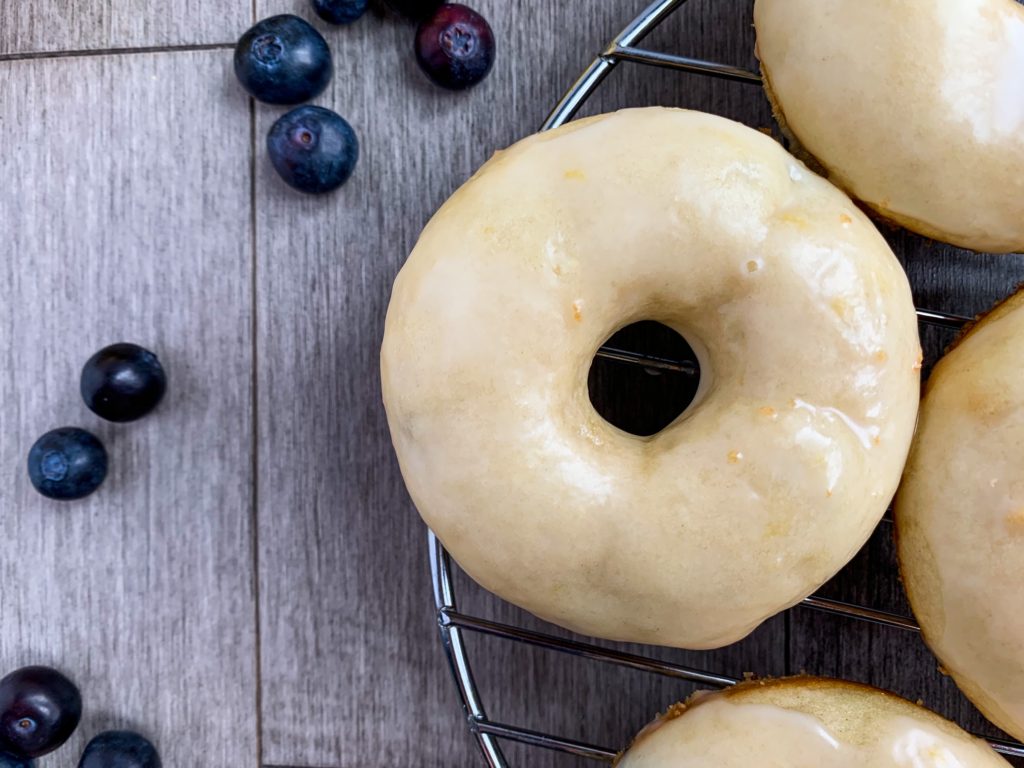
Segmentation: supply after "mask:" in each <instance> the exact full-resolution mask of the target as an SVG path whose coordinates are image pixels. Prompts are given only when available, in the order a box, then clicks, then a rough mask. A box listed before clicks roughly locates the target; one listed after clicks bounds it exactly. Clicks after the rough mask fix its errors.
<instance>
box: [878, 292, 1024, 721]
mask: <svg viewBox="0 0 1024 768" xmlns="http://www.w3.org/2000/svg"><path fill="white" fill-rule="evenodd" d="M1022 368H1024V293H1018V294H1016V295H1015V296H1013V297H1012V298H1011V299H1009V300H1007V301H1006V302H1004V303H1003V304H1001V305H1000V306H999V307H997V308H996V309H995V310H994V311H992V312H991V313H990V314H989V315H988V316H987V317H985V318H984V319H982V320H981V321H980V322H979V323H977V324H976V325H975V326H974V327H973V328H971V330H970V331H969V332H968V333H967V335H966V336H965V337H963V338H962V339H961V340H960V341H959V342H958V343H957V345H956V346H955V347H954V348H953V349H952V350H951V351H950V352H949V353H948V354H947V355H946V356H945V357H944V358H943V359H942V360H940V361H939V364H938V365H936V366H935V370H934V371H933V373H932V375H931V377H930V378H929V381H928V388H927V393H926V395H925V399H924V405H923V407H922V409H921V424H920V428H919V431H918V435H917V437H916V439H915V442H914V447H913V450H912V452H911V458H910V461H909V463H908V465H907V472H906V476H905V478H904V481H903V486H902V487H901V489H900V492H899V494H898V496H897V503H896V534H897V536H896V540H897V543H898V552H899V561H900V568H901V570H902V573H903V581H904V584H905V585H906V589H907V594H908V595H909V597H910V603H911V606H912V607H913V609H914V614H915V615H916V616H917V619H918V621H919V622H920V624H921V630H922V632H923V634H924V639H925V641H926V642H927V643H928V645H929V647H931V649H932V650H933V651H934V652H935V655H936V656H938V657H939V659H940V660H941V662H942V666H943V667H944V668H945V669H946V671H948V672H949V674H950V675H952V676H953V679H954V680H955V681H956V683H957V685H959V686H960V688H961V690H963V691H964V693H966V694H967V696H968V697H969V698H970V699H971V701H973V702H974V703H975V704H976V705H977V707H978V709H980V710H981V711H982V713H984V714H985V716H986V717H988V719H989V720H991V721H992V722H993V723H995V724H996V725H998V726H999V727H1000V728H1002V729H1003V730H1005V731H1007V732H1008V733H1011V734H1013V735H1014V736H1015V737H1017V738H1018V739H1024V583H1022V575H1024V473H1022V472H1021V469H1022V466H1024V464H1022V461H1024V453H1022V450H1024V380H1022V377H1021V370H1022Z"/></svg>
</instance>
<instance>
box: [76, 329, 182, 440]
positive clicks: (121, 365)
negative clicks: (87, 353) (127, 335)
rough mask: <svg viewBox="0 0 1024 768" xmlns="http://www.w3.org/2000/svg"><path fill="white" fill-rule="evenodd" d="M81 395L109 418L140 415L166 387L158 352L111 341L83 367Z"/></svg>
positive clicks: (104, 416)
mask: <svg viewBox="0 0 1024 768" xmlns="http://www.w3.org/2000/svg"><path fill="white" fill-rule="evenodd" d="M79 388H80V390H81V392H82V399H83V400H85V404H86V405H87V406H89V410H90V411H92V412H93V413H95V414H96V415H97V416H99V417H101V418H104V419H106V420H107V421H121V422H123V421H135V420H136V419H141V418H142V417H143V416H145V415H146V414H147V413H149V412H150V411H152V410H153V409H154V408H156V406H157V405H158V404H159V403H160V400H161V399H162V398H163V396H164V392H166V391H167V374H166V373H164V368H163V366H162V365H160V360H159V359H157V356H156V355H154V354H153V353H152V352H150V351H149V350H148V349H145V348H143V347H140V346H139V345H138V344H125V343H122V344H111V345H110V346H109V347H104V348H103V349H101V350H100V351H99V352H97V353H96V354H95V355H93V356H92V357H90V358H89V360H88V361H87V362H86V364H85V366H84V367H83V368H82V380H81V384H80V387H79Z"/></svg>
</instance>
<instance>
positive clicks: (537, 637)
mask: <svg viewBox="0 0 1024 768" xmlns="http://www.w3.org/2000/svg"><path fill="white" fill-rule="evenodd" d="M686 2H687V0H656V2H653V3H652V4H651V5H650V6H648V7H647V8H646V10H644V11H643V12H642V13H641V14H640V15H639V16H637V18H636V19H634V20H633V21H632V22H631V23H630V24H629V25H628V26H627V27H626V28H625V29H624V30H622V32H621V33H619V35H618V36H617V37H615V39H614V40H612V42H611V43H610V44H609V45H608V47H607V48H605V50H604V51H603V52H602V53H601V54H600V55H598V57H597V58H596V59H594V61H593V63H591V65H590V66H589V67H587V69H586V71H584V73H583V74H582V75H581V76H580V78H579V80H577V81H576V82H575V83H574V84H573V86H572V87H571V88H570V89H569V90H568V91H567V92H566V94H565V95H564V96H563V97H562V99H561V101H559V102H558V105H557V106H556V107H555V108H554V110H552V112H551V114H550V115H549V116H548V118H547V120H545V121H544V125H543V126H542V127H541V130H545V131H546V130H550V129H552V128H557V127H558V126H560V125H562V124H563V123H566V122H568V121H569V120H571V119H572V117H573V116H574V115H575V114H576V112H577V111H578V110H579V109H580V107H582V106H583V104H584V103H585V102H586V100H587V99H588V98H589V97H590V96H591V94H593V92H594V91H595V90H596V89H597V88H598V86H599V85H600V84H601V83H602V82H603V81H604V79H605V78H606V77H607V76H608V75H609V74H610V73H611V71H612V70H613V69H615V67H617V66H618V65H619V64H620V63H622V62H632V63H635V64H640V65H647V66H653V67H664V68H667V69H674V70H678V71H681V72H690V73H694V74H699V75H706V76H709V77H715V78H721V79H725V80H732V81H736V82H741V83H747V84H750V85H756V86H760V85H761V77H760V75H758V74H757V73H755V72H749V71H747V70H745V69H740V68H737V67H733V66H729V65H727V64H721V63H718V62H713V61H704V60H701V59H693V58H688V57H685V56H676V55H673V54H668V53H661V52H659V51H652V50H647V49H645V48H640V47H638V45H637V44H638V43H640V42H641V41H642V40H643V39H644V38H645V37H646V36H647V35H648V34H649V33H650V32H651V31H652V30H653V29H654V28H655V27H657V26H658V25H659V24H661V23H662V22H663V21H664V20H665V19H666V18H668V17H669V16H670V15H671V14H673V13H674V12H676V11H678V10H679V9H680V8H681V7H682V6H683V5H685V4H686ZM917 316H918V320H919V321H920V322H921V323H923V324H926V325H933V326H938V327H942V328H949V329H954V330H958V329H960V328H962V327H963V326H964V324H965V323H967V322H969V320H970V318H967V317H962V316H959V315H952V314H949V313H946V312H936V311H932V310H927V309H918V310H917ZM597 355H598V356H599V357H603V358H606V359H610V360H616V361H618V362H621V363H626V364H633V365H642V366H644V367H645V368H650V369H655V370H659V371H660V370H664V371H674V372H677V373H681V374H684V375H693V374H694V373H696V367H695V366H694V365H693V363H692V362H691V361H686V360H666V359H664V358H661V357H655V356H652V355H646V354H641V353H638V352H631V351H629V350H624V349H617V348H613V347H609V346H604V347H602V348H601V349H600V350H599V351H598V353H597ZM890 522H891V520H890V519H888V518H887V519H886V520H884V521H883V523H890ZM428 539H429V541H428V544H429V547H430V570H431V576H432V578H433V586H434V603H435V606H436V608H437V622H438V627H439V628H440V632H441V642H442V644H443V646H444V652H445V655H446V657H447V659H448V663H449V665H450V666H451V670H452V673H453V675H454V677H455V683H456V686H457V687H458V690H459V694H460V696H461V698H462V705H463V710H464V712H465V715H466V718H467V722H468V726H469V730H470V732H471V733H472V734H473V736H474V737H475V738H476V740H477V743H478V744H479V745H480V749H481V751H482V752H483V755H484V758H485V759H486V761H487V765H488V766H490V768H509V763H508V761H507V760H506V758H505V756H504V754H503V753H502V751H501V747H500V746H499V743H498V742H499V741H500V740H502V739H506V740H509V741H516V742H520V743H523V744H528V745H531V746H533V747H537V748H543V749H549V750H555V751H558V752H564V753H568V754H572V755H576V756H578V757H582V758H589V759H591V760H594V761H595V762H603V763H610V762H612V761H613V760H614V759H615V756H616V755H617V754H618V751H619V750H618V749H617V748H611V747H605V746H598V745H595V744H587V743H584V742H581V741H576V740H574V739H568V738H564V737H561V736H558V735H556V734H548V733H540V732H538V731H534V730H531V729H529V728H523V727H520V726H516V725H510V724H507V723H500V722H496V721H494V720H491V719H490V718H488V716H487V710H486V707H485V706H484V703H483V698H482V696H481V693H480V690H479V689H478V688H477V685H476V682H475V680H474V677H473V666H472V664H471V662H470V658H469V654H468V653H467V651H466V646H465V643H464V634H465V633H467V632H471V633H478V634H483V635H490V636H492V637H497V638H501V639H504V640H508V641H511V642H516V643H525V644H527V645H531V646H534V647H537V648H542V649H545V650H548V651H553V652H555V653H561V654H568V655H571V656H576V657H579V658H585V659H590V660H593V661H597V662H602V663H607V664H616V665H618V666H622V667H627V668H631V669H635V670H639V671H642V672H648V673H651V674H655V675H663V676H667V677H671V678H675V679H677V680H683V681H686V682H690V683H696V684H698V685H701V686H706V687H711V688H726V687H728V686H730V685H735V684H736V683H737V682H739V680H737V679H736V678H733V677H728V676H726V675H719V674H715V673H712V672H707V671H703V670H699V669H694V668H691V667H686V666H682V665H679V664H673V663H670V662H667V661H661V660H658V659H656V658H653V657H648V656H640V655H636V654H631V653H623V652H620V651H615V650H612V649H608V648H602V647H600V646H597V645H593V644H590V643H584V642H578V641H574V640H565V639H563V638H560V637H555V636H553V635H548V634H544V633H540V632H534V631H531V630H527V629H523V628H521V627H516V626H512V625H509V624H502V623H498V622H494V621H490V620H488V619H483V618H480V617H477V616H470V615H467V614H464V613H461V612H460V611H459V609H458V607H457V602H456V599H455V587H454V582H453V575H454V571H453V561H452V559H451V557H450V556H449V554H448V552H447V551H446V550H445V549H444V546H443V545H442V544H441V542H440V541H439V540H438V538H437V537H436V536H435V535H434V533H433V531H430V532H429V534H428ZM802 604H803V606H805V607H808V608H813V609H815V610H818V611H823V612H825V613H830V614H835V615H839V616H846V617H849V618H853V619H858V620H860V621H865V622H870V623H873V624H880V625H883V626H887V627H894V628H897V629H901V630H904V631H907V632H919V631H920V630H919V628H918V626H917V624H916V623H915V622H914V620H913V619H911V618H909V617H906V616H900V615H897V614H894V613H889V612H886V611H879V610H875V609H873V608H869V607H866V606H860V605H853V604H850V603H844V602H840V601H837V600H831V599H828V598H825V597H819V596H817V595H812V596H811V597H808V598H806V599H805V600H804V601H803V603H802ZM988 741H989V743H990V744H991V745H992V747H993V748H994V749H995V750H996V751H997V752H1001V753H1002V754H1004V755H1010V756H1014V757H1024V745H1022V744H1019V743H1016V742H1011V741H1004V740H1000V739H989V740H988Z"/></svg>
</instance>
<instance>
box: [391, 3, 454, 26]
mask: <svg viewBox="0 0 1024 768" xmlns="http://www.w3.org/2000/svg"><path fill="white" fill-rule="evenodd" d="M442 1H443V0H384V2H385V4H386V5H387V6H388V7H389V8H390V9H391V10H392V11H394V12H395V13H398V14H401V15H402V16H405V17H406V18H407V19H412V20H413V21H420V20H422V19H425V18H427V17H428V16H430V15H431V14H432V13H434V11H436V10H437V7H438V6H439V5H441V3H442Z"/></svg>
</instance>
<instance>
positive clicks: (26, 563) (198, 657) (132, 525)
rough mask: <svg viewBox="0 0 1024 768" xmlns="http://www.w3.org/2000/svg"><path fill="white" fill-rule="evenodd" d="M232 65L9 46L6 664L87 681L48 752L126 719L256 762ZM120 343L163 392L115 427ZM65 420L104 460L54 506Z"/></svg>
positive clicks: (239, 187)
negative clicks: (48, 462)
mask: <svg viewBox="0 0 1024 768" xmlns="http://www.w3.org/2000/svg"><path fill="white" fill-rule="evenodd" d="M228 77H229V68H228V66H227V57H226V56H225V55H224V54H223V53H221V52H201V53H184V54H175V55H165V54H159V55H132V56H119V57H109V58H108V57H88V58H84V59H46V60H34V61H20V62H6V63H2V64H0V146H2V147H3V168H4V183H3V186H2V188H0V222H2V223H3V237H2V238H0V360H2V361H3V365H2V368H0V400H2V402H3V404H4V407H3V408H0V435H3V440H2V441H0V466H3V467H4V481H3V482H2V483H0V529H2V532H3V535H2V536H0V584H2V585H3V586H2V588H0V617H2V621H0V670H2V671H4V672H7V671H10V670H12V669H14V668H16V667H17V666H20V665H23V664H28V663H47V664H53V665H56V666H59V667H60V668H62V669H64V670H66V671H67V672H68V674H70V675H71V676H72V677H73V678H74V679H75V680H77V681H78V683H79V684H80V685H81V688H82V691H83V694H84V698H85V717H84V720H83V724H82V727H81V728H80V729H79V732H78V734H77V735H76V736H75V737H74V739H73V741H72V743H71V746H70V747H68V748H65V750H62V751H61V752H59V753H57V754H56V755H54V756H52V757H49V758H45V759H44V760H43V761H41V763H40V765H41V766H42V767H43V768H47V767H51V768H52V767H54V766H71V765H75V764H77V756H78V754H79V752H80V749H81V747H82V746H83V744H84V742H85V739H86V738H87V737H91V736H92V735H95V733H97V732H98V731H100V730H102V729H104V728H109V727H112V726H125V725H128V726H131V727H135V728H139V729H141V730H143V731H144V732H146V733H148V734H150V735H151V736H153V737H154V739H155V741H156V742H157V743H158V745H159V747H160V749H161V750H162V752H163V755H164V764H165V765H168V766H201V765H207V766H254V765H255V764H256V739H257V729H256V674H255V673H256V670H255V664H254V659H255V625H254V614H255V601H254V594H253V584H254V573H253V570H254V569H253V558H252V529H251V525H250V523H251V519H252V515H251V510H252V482H251V480H252V471H251V452H252V391H251V386H250V380H251V373H252V359H251V344H250V338H251V334H250V322H251V314H250V306H251V274H250V270H251V227H250V205H249V203H250V195H249V188H250V184H249V178H250V157H251V151H250V140H249V110H248V105H247V103H246V101H245V100H244V99H243V98H241V97H240V96H239V95H238V94H237V92H236V91H235V90H234V89H233V88H229V87H227V86H228V82H229V81H228ZM196 115H202V119H201V120H196V119H195V116H196ZM121 340H128V341H135V342H139V343H141V344H144V345H146V346H149V347H151V348H153V349H154V350H155V351H157V353H158V354H159V355H160V357H161V358H162V360H163V362H164V365H165V366H166V368H167V370H168V374H169V378H170V387H169V391H168V396H167V398H166V400H165V402H164V403H163V404H162V405H161V407H160V408H159V409H158V410H157V412H156V413H155V414H154V415H153V416H151V417H149V418H147V419H145V420H143V421H140V422H138V423H135V424H129V425H120V426H118V425H112V424H107V423H103V422H101V421H100V420H99V419H98V418H97V417H95V416H93V415H92V414H91V413H89V412H88V410H87V409H86V407H85V405H84V404H83V403H82V400H81V398H80V396H79V394H78V375H79V372H80V370H81V366H82V364H83V363H84V362H85V360H86V358H87V357H88V356H89V355H90V354H91V353H92V352H93V351H95V350H97V349H99V348H100V347H101V346H103V345H104V344H108V343H111V342H115V341H121ZM66 424H70V425H80V426H84V427H86V428H88V429H91V430H94V431H95V432H96V433H97V434H98V435H99V436H100V437H101V438H102V439H103V440H104V442H105V443H106V445H107V448H108V451H109V454H110V466H111V472H110V476H109V477H108V479H107V482H106V484H105V485H104V486H103V487H102V488H101V489H100V490H99V492H98V493H96V494H95V495H94V496H93V497H91V498H89V499H87V500H84V501H81V502H73V503H65V504H61V503H58V502H52V501H48V500H46V499H43V498H42V497H41V496H39V495H37V494H36V493H35V491H34V490H33V489H32V487H31V485H30V484H29V481H28V477H27V475H26V472H25V456H26V455H27V453H28V450H29V447H30V446H31V445H32V443H33V441H34V440H35V438H36V437H38V436H39V435H41V434H42V433H43V432H45V431H47V430H49V429H51V428H54V427H58V426H62V425H66Z"/></svg>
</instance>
